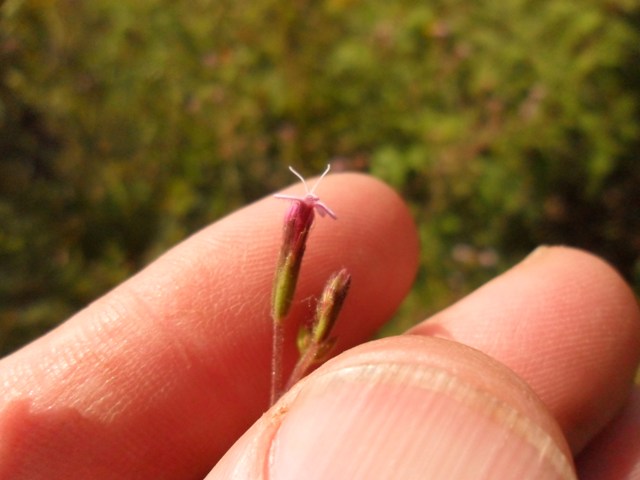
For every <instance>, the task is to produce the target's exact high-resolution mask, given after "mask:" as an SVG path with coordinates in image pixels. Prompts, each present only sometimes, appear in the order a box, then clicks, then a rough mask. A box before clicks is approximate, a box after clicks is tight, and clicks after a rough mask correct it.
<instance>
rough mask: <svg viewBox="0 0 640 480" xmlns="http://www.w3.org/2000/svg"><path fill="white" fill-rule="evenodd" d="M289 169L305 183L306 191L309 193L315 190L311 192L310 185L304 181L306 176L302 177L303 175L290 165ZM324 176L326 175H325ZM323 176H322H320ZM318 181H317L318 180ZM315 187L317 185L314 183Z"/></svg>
mask: <svg viewBox="0 0 640 480" xmlns="http://www.w3.org/2000/svg"><path fill="white" fill-rule="evenodd" d="M289 170H291V172H292V173H293V174H294V175H295V176H296V177H298V178H299V179H300V181H301V182H302V184H303V185H304V191H305V192H307V193H311V192H313V190H311V192H310V191H309V187H308V186H307V182H305V181H304V178H303V177H302V175H300V174H299V173H298V172H296V170H295V169H294V168H293V167H292V166H291V165H289ZM323 176H324V175H323ZM320 178H322V177H320ZM316 183H317V182H316ZM313 188H316V186H315V185H314V186H313Z"/></svg>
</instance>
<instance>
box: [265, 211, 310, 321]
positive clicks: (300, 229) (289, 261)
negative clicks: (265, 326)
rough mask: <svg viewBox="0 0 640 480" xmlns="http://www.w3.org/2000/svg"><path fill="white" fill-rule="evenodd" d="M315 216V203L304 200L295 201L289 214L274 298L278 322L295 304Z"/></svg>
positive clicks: (274, 313)
mask: <svg viewBox="0 0 640 480" xmlns="http://www.w3.org/2000/svg"><path fill="white" fill-rule="evenodd" d="M313 218H314V211H313V206H310V205H308V204H307V203H306V202H301V201H294V202H293V203H292V204H291V206H290V207H289V210H288V211H287V214H286V216H285V219H284V235H283V241H282V247H281V248H280V256H279V258H278V265H277V267H276V278H275V281H274V283H273V294H272V299H271V305H272V312H271V313H272V316H273V319H274V321H276V322H282V321H283V320H284V318H285V317H286V315H287V313H288V312H289V308H290V307H291V300H292V299H293V294H294V293H295V289H296V283H297V281H298V274H299V273H300V266H301V265H302V257H303V256H304V251H305V248H306V244H307V237H308V236H309V231H310V230H311V226H312V225H313Z"/></svg>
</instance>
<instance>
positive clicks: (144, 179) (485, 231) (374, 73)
mask: <svg viewBox="0 0 640 480" xmlns="http://www.w3.org/2000/svg"><path fill="white" fill-rule="evenodd" d="M639 7H640V5H639V4H638V2H637V1H635V0H585V1H583V2H571V1H569V0H537V1H532V0H505V1H503V2H491V1H488V0H483V1H482V0H481V1H477V2H469V1H466V2H463V1H460V0H434V1H432V2H428V3H425V2H413V1H412V2H409V1H406V0H404V1H396V2H367V1H364V0H325V1H311V0H302V1H299V2H295V3H288V2H281V1H277V0H255V1H254V2H244V1H235V2H231V1H228V0H216V1H213V0H196V1H192V2H169V1H166V0H136V1H135V2H134V1H123V2H111V1H107V0H94V1H93V2H74V1H72V0H60V1H56V2H54V1H47V0H6V1H5V2H4V3H2V4H0V65H1V66H0V221H2V229H1V230H0V262H1V263H0V271H1V272H2V276H1V278H0V353H6V352H9V351H11V350H13V349H15V348H16V347H17V346H19V345H21V344H23V343H24V342H26V341H28V340H29V339H30V338H33V337H34V336H36V335H37V334H39V333H41V332H42V331H44V330H46V329H48V328H50V327H51V326H53V325H55V324H56V323H58V322H60V321H62V320H63V319H64V318H65V317H66V316H68V315H69V314H70V313H71V312H73V311H74V310H76V309H78V308H80V307H82V306H83V305H85V304H86V303H88V302H89V301H91V300H92V299H93V298H95V297H96V296H98V295H100V294H101V293H103V292H104V291H106V290H107V289H109V288H110V287H112V286H113V285H115V284H117V283H118V282H119V281H121V280H122V279H124V278H126V277H127V276H129V275H131V274H132V273H133V272H135V271H136V270H138V269H139V268H141V267H142V266H143V265H145V264H146V263H148V262H149V261H151V260H152V259H153V258H155V257H156V256H157V255H158V254H159V253H161V252H162V251H163V250H165V249H166V248H168V247H169V246H170V245H172V244H174V243H176V242H178V241H179V240H181V239H182V238H184V237H185V236H187V235H188V234H189V233H190V232H192V231H193V230H195V229H197V228H199V227H201V226H203V225H205V224H207V223H209V222H211V221H213V220H215V219H216V218H218V217H220V216H222V215H224V214H226V213H227V212H229V211H231V210H233V209H235V208H237V207H239V206H240V205H243V204H245V203H246V202H249V201H252V200H254V199H256V198H258V197H260V196H262V195H264V194H266V193H268V192H269V191H271V190H272V189H274V188H276V187H277V186H281V185H283V184H285V183H286V182H288V181H289V178H288V176H287V171H286V168H285V167H286V165H288V164H292V165H300V163H302V162H304V163H307V164H308V166H309V170H312V169H316V170H317V169H319V168H320V166H321V165H323V164H324V163H326V161H327V160H331V161H332V163H333V166H334V169H339V168H351V169H361V170H367V171H370V172H371V173H372V174H374V175H377V176H379V177H381V178H382V179H384V180H385V181H387V182H389V183H391V184H392V185H393V186H394V187H395V188H397V189H398V190H399V191H400V192H401V194H402V195H403V196H404V197H405V198H406V199H407V201H408V202H409V203H410V204H411V206H412V208H413V211H414V214H415V217H416V220H417V221H418V223H419V225H420V234H421V239H422V246H423V256H422V257H423V258H422V269H421V272H420V275H419V280H418V286H417V287H416V289H415V293H414V294H413V295H412V296H411V297H410V299H409V300H408V301H407V303H406V304H405V307H404V308H403V311H402V312H401V313H400V315H399V316H398V319H397V320H396V322H395V324H394V326H393V327H392V330H390V331H397V330H398V329H399V328H402V326H406V325H408V324H409V323H410V322H412V321H415V320H418V319H419V318H420V316H422V315H425V314H428V313H429V312H432V311H434V310H435V309H437V308H440V307H442V306H444V305H446V304H447V303H449V302H451V301H452V300H454V299H455V298H457V297H459V296H460V295H463V294H464V293H466V292H468V291H469V290H471V289H472V288H474V287H476V286H477V285H479V284H481V283H482V282H484V281H486V280H487V279H488V278H490V277H491V276H493V275H495V274H496V273H498V272H499V271H501V270H503V269H504V268H506V267H508V266H509V265H511V264H513V263H514V262H515V261H517V260H518V259H519V258H520V257H521V256H522V255H523V254H525V253H526V252H527V251H528V250H530V249H532V248H533V247H534V246H535V245H536V244H538V243H542V242H546V243H556V242H560V243H567V244H573V245H577V246H582V247H585V248H588V249H590V250H592V251H595V252H597V253H599V254H601V255H603V256H605V258H608V259H609V260H610V261H612V262H613V263H614V264H615V265H617V266H618V268H619V269H620V270H621V271H622V272H623V273H624V274H625V275H626V277H627V278H628V279H629V280H631V281H633V282H634V284H635V286H636V288H638V285H640V260H639V259H640V254H639V247H638V245H640V237H638V233H637V232H638V231H640V230H639V228H638V227H640V218H639V216H638V213H637V205H639V204H640V198H639V197H640V194H639V193H638V188H637V185H638V181H639V180H640V165H639V164H638V162H637V160H636V158H635V156H636V152H637V151H638V147H639V146H640V115H638V113H639V112H638V101H639V99H640V89H639V87H640V69H639V65H640V61H639V60H640V21H639V20H638V19H639V18H640V16H639V14H640V8H639Z"/></svg>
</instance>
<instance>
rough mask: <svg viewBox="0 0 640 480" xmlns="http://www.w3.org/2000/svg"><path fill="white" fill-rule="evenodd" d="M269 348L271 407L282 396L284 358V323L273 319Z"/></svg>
mask: <svg viewBox="0 0 640 480" xmlns="http://www.w3.org/2000/svg"><path fill="white" fill-rule="evenodd" d="M271 323H272V325H273V335H272V339H271V340H272V348H271V396H270V400H269V402H270V403H269V405H273V404H274V403H276V402H277V401H278V399H279V398H280V396H281V395H282V358H283V356H284V322H282V321H280V322H279V321H277V320H276V319H273V321H272V322H271Z"/></svg>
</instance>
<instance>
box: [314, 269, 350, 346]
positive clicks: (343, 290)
mask: <svg viewBox="0 0 640 480" xmlns="http://www.w3.org/2000/svg"><path fill="white" fill-rule="evenodd" d="M350 286H351V275H350V274H349V272H347V269H346V268H343V269H342V270H340V271H338V272H335V273H334V274H333V275H331V277H330V278H329V280H328V281H327V284H326V285H325V287H324V291H323V292H322V296H321V297H320V301H319V302H318V306H317V308H316V318H315V320H314V323H313V327H312V330H311V341H312V342H314V343H316V344H318V345H322V344H327V343H328V342H330V341H331V338H330V337H329V335H330V334H331V330H332V329H333V326H334V325H335V323H336V320H337V319H338V315H339V314H340V309H341V308H342V304H343V303H344V300H345V298H347V293H348V291H349V287H350Z"/></svg>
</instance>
